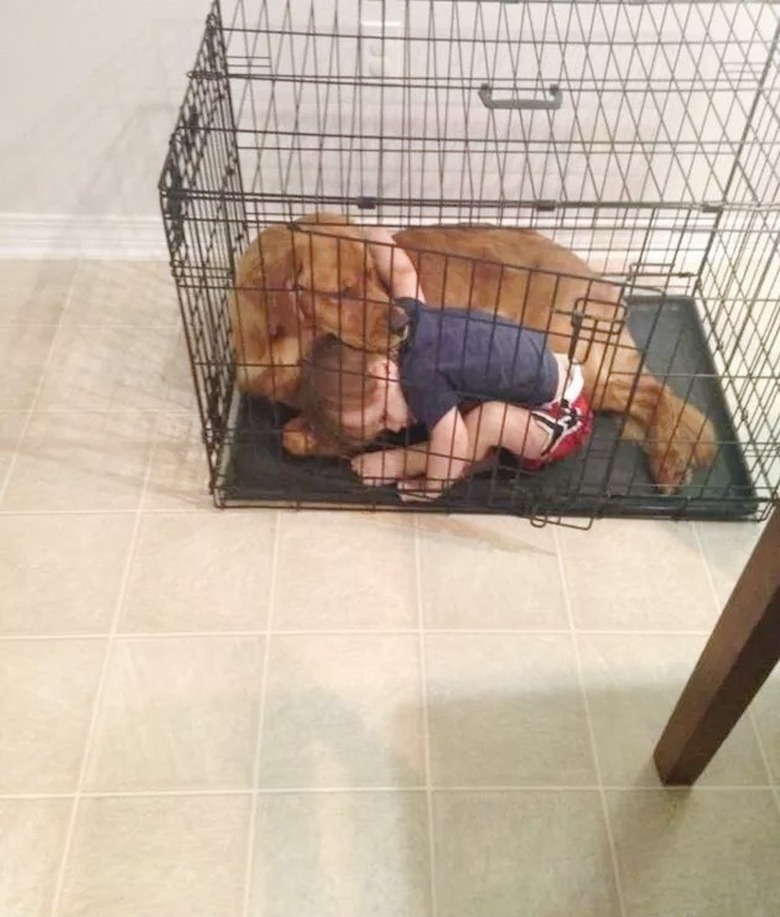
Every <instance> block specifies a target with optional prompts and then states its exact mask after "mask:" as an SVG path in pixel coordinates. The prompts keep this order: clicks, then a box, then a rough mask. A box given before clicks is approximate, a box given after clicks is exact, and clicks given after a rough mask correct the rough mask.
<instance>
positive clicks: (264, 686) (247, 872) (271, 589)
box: [241, 509, 282, 917]
mask: <svg viewBox="0 0 780 917" xmlns="http://www.w3.org/2000/svg"><path fill="white" fill-rule="evenodd" d="M281 540H282V511H281V510H279V509H278V510H277V511H276V524H275V527H274V543H273V557H272V559H271V582H270V583H269V585H268V612H267V614H266V627H265V645H264V646H263V668H262V671H261V673H260V695H259V697H258V704H257V723H256V727H257V732H256V735H255V753H254V757H253V759H252V785H251V787H250V800H251V801H250V810H249V830H248V832H247V850H246V865H245V867H244V897H243V902H242V906H241V913H242V915H243V917H249V907H250V904H251V897H252V874H253V868H252V867H253V865H254V854H255V837H256V835H257V800H258V795H259V793H258V783H259V782H260V763H261V756H262V751H263V731H264V729H265V702H266V695H267V692H268V668H269V660H270V654H271V625H272V619H273V613H274V606H275V604H276V583H277V578H278V568H279V554H280V550H279V548H280V545H281Z"/></svg>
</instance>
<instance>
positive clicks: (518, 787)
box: [0, 783, 775, 801]
mask: <svg viewBox="0 0 780 917" xmlns="http://www.w3.org/2000/svg"><path fill="white" fill-rule="evenodd" d="M601 788H602V785H599V784H595V783H594V784H589V783H583V784H555V783H549V784H545V783H518V784H511V783H510V784H479V783H475V784H466V785H460V784H452V785H449V784H441V785H438V786H437V785H435V784H432V785H431V786H430V789H431V791H433V792H442V793H467V794H473V793H501V794H506V793H597V792H598V791H599V789H601ZM603 789H604V790H609V792H611V793H644V794H651V793H657V794H662V795H668V794H670V793H678V794H686V793H689V792H690V787H687V786H669V787H665V786H650V785H637V784H632V785H621V784H604V785H603ZM773 789H775V787H774V786H773V785H770V784H763V783H759V784H747V785H746V784H725V783H724V784H718V785H711V786H705V785H702V786H697V787H696V792H697V793H698V794H700V795H705V794H707V795H713V796H717V795H719V794H721V793H753V794H755V793H766V792H767V791H772V790H773ZM428 790H429V787H428V786H427V785H424V784H417V785H411V786H397V785H393V786H383V785H377V786H350V785H349V784H344V785H343V786H277V787H264V788H263V789H262V790H260V789H258V790H257V792H256V795H257V796H258V797H259V796H326V795H329V794H339V795H350V794H357V795H370V794H376V793H383V794H386V795H397V796H403V795H404V794H405V793H417V794H420V795H422V794H424V793H427V792H428ZM252 795H253V793H252V788H251V787H249V786H247V787H242V788H238V789H237V788H236V787H221V788H218V789H214V788H205V787H191V788H189V789H171V788H164V789H145V790H87V791H84V792H82V793H81V794H80V799H156V798H159V797H167V798H178V797H182V798H190V797H204V796H205V797H211V796H246V797H251V796H252ZM74 798H75V793H0V800H2V801H13V800H19V799H22V800H27V799H35V800H38V799H43V800H47V799H71V800H72V799H74Z"/></svg>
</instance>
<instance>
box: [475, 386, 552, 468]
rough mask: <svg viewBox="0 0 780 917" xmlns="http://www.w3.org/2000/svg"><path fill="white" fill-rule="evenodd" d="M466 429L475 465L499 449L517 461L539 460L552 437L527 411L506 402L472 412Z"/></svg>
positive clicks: (489, 403) (485, 405)
mask: <svg viewBox="0 0 780 917" xmlns="http://www.w3.org/2000/svg"><path fill="white" fill-rule="evenodd" d="M466 429H467V430H468V434H469V442H470V443H471V452H472V454H471V457H470V459H471V461H472V462H474V463H478V462H481V461H483V460H484V459H485V458H486V457H487V456H488V455H489V454H490V453H491V452H492V451H493V450H495V449H498V448H501V449H506V450H508V451H509V452H511V453H512V455H514V456H515V458H517V459H539V458H541V456H542V453H543V452H544V449H545V447H546V446H547V443H548V442H549V437H550V434H549V432H548V431H547V430H545V429H543V428H542V427H541V426H540V425H539V424H538V423H537V422H536V421H535V420H534V419H533V417H532V416H531V412H530V411H529V410H528V409H527V408H523V407H519V406H518V405H516V404H507V403H506V402H504V401H488V402H486V403H485V404H481V405H480V406H479V407H476V408H474V410H473V411H469V413H468V414H467V415H466Z"/></svg>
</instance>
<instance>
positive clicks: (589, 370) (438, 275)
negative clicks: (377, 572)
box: [233, 214, 714, 490]
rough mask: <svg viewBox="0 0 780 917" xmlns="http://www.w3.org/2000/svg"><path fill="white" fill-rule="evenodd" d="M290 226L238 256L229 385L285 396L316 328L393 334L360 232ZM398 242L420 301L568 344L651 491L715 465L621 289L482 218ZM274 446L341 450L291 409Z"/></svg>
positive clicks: (374, 346) (388, 339) (695, 417)
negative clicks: (634, 443) (653, 364)
mask: <svg viewBox="0 0 780 917" xmlns="http://www.w3.org/2000/svg"><path fill="white" fill-rule="evenodd" d="M298 226H299V227H300V228H299V229H296V230H295V231H293V230H291V229H290V228H289V227H272V228H270V229H268V230H265V231H264V232H263V233H261V235H260V236H259V238H258V239H257V240H256V241H255V242H254V243H253V245H252V246H251V247H250V248H249V249H248V250H247V252H246V253H245V254H244V256H243V257H242V259H241V261H240V262H239V266H238V271H237V284H236V296H235V300H234V302H233V327H234V335H235V353H236V363H237V367H238V370H237V371H238V384H239V387H240V388H241V389H242V390H244V391H247V392H249V393H251V394H255V395H262V396H264V397H267V398H271V399H272V400H276V401H283V402H286V403H288V404H293V405H294V404H295V397H296V392H297V388H298V382H299V379H300V366H299V361H300V359H301V358H302V357H303V356H305V355H306V353H307V352H308V350H309V348H310V345H311V342H312V341H313V340H314V338H315V336H316V337H319V336H320V335H324V334H335V335H336V336H338V337H340V338H341V339H342V340H343V341H344V342H345V343H348V344H350V345H351V346H357V347H363V348H364V349H366V350H374V351H377V352H382V351H387V350H389V349H392V347H393V346H395V345H396V344H397V343H398V338H397V337H395V336H393V335H392V334H390V332H389V330H388V328H389V325H390V322H391V318H392V310H393V308H394V307H393V306H392V305H391V303H390V300H389V296H388V293H387V291H386V290H385V289H384V287H383V286H382V284H381V282H380V280H379V277H378V274H377V272H376V269H375V267H374V265H373V262H372V260H371V258H370V253H369V250H368V248H367V247H366V246H365V244H364V243H363V242H362V241H360V231H359V228H358V227H356V226H353V225H348V224H346V221H345V220H344V218H343V217H341V216H339V215H337V214H336V215H331V214H321V215H318V216H316V217H313V218H309V219H308V220H307V221H306V224H305V225H304V224H298ZM307 229H308V231H307ZM395 241H396V242H397V243H398V244H399V245H400V246H402V247H403V248H404V249H405V250H406V251H407V252H408V254H409V255H410V257H411V258H412V260H413V261H414V262H415V265H416V267H417V270H418V273H419V276H420V285H421V287H422V290H423V292H424V294H425V297H426V299H427V301H428V302H429V303H430V304H443V305H447V306H465V305H470V306H471V308H478V309H482V310H487V311H491V312H493V311H497V312H498V313H500V314H501V315H503V316H506V317H507V318H511V319H515V320H517V321H522V322H523V323H525V324H527V325H529V326H530V327H532V328H537V329H540V330H547V331H548V334H549V343H550V347H551V348H552V349H553V350H554V351H558V352H563V353H568V352H569V350H570V348H571V347H572V346H573V349H574V356H575V357H576V358H577V359H578V360H580V361H581V362H582V364H583V369H584V373H585V385H586V391H587V394H588V397H589V399H590V401H591V404H592V405H593V407H594V409H595V410H597V411H608V412H610V413H614V414H618V415H622V416H623V417H624V418H625V423H624V427H623V435H624V436H627V437H629V438H632V439H635V440H638V441H639V442H641V444H642V446H643V448H644V449H645V451H646V453H647V456H648V460H649V463H650V470H651V474H652V476H653V478H654V480H655V481H656V482H657V483H658V485H659V486H660V487H661V488H663V489H666V490H671V489H674V488H676V487H677V486H679V485H680V484H681V483H682V482H683V481H684V480H686V479H687V477H688V475H689V474H690V472H691V470H692V469H693V468H694V467H695V466H697V465H705V464H708V463H709V462H711V461H712V457H713V454H714V445H713V440H714V435H713V430H712V426H711V424H710V423H709V421H708V420H707V419H706V418H705V417H704V415H703V414H702V413H701V412H700V411H698V409H696V408H695V407H694V406H692V405H690V404H686V403H685V402H683V401H682V399H680V398H679V397H678V396H677V395H676V394H675V393H674V392H673V391H672V390H671V389H670V388H669V387H668V386H667V385H664V384H662V383H661V382H660V381H659V380H658V379H656V378H655V377H653V376H652V375H650V374H648V373H646V372H643V371H642V367H641V357H640V354H639V351H638V350H637V347H636V345H635V343H634V341H633V339H632V337H631V334H630V332H629V331H628V328H627V326H626V325H625V323H624V321H623V317H624V309H623V306H622V305H621V303H620V292H621V291H620V287H619V286H617V285H614V284H611V283H607V282H604V281H601V280H599V278H598V276H597V275H596V274H594V272H593V271H591V269H590V268H589V267H588V266H587V264H585V262H583V261H582V260H581V259H580V258H579V257H577V256H576V255H575V254H573V253H572V252H570V251H568V250H566V249H564V248H563V247H561V246H559V245H557V244H556V243H554V242H552V241H551V240H549V239H547V238H545V237H544V236H541V235H539V234H538V233H536V232H533V231H531V230H523V229H505V228H498V227H486V226H469V227H456V226H439V227H436V226H433V227H415V228H411V229H406V230H403V231H401V232H399V233H397V234H396V235H395ZM518 265H522V267H519V266H518ZM290 285H293V286H298V287H300V288H301V290H300V291H299V292H295V291H294V290H290V289H286V287H287V286H290ZM339 291H345V292H346V294H347V297H346V298H345V297H343V296H341V297H340V296H339V295H338V293H339ZM350 297H354V299H351V298H350ZM364 301H365V304H364ZM573 317H574V322H573V321H572V318H573ZM578 321H579V323H580V324H579V331H577V330H576V323H577V322H578ZM284 442H285V447H286V448H288V449H289V450H290V451H292V452H295V453H297V454H315V453H325V454H332V453H333V452H334V451H337V448H336V446H335V444H333V443H329V442H325V441H322V440H321V439H320V440H317V439H315V437H314V436H313V434H312V433H311V431H310V430H309V429H308V428H307V427H306V425H305V422H304V421H302V420H301V418H296V419H295V420H293V421H291V423H290V424H289V425H288V427H287V428H286V430H285V436H284Z"/></svg>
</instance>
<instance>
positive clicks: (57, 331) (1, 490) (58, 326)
mask: <svg viewBox="0 0 780 917" xmlns="http://www.w3.org/2000/svg"><path fill="white" fill-rule="evenodd" d="M80 272H81V261H80V260H77V261H76V268H75V270H74V271H73V277H71V280H70V283H69V284H68V289H67V292H66V293H65V302H64V303H63V306H62V311H61V312H60V315H59V318H58V319H57V321H56V323H54V324H53V327H54V334H53V335H52V338H51V343H50V344H49V350H48V352H47V354H46V359H45V360H44V361H43V365H42V366H41V372H40V376H39V377H38V384H37V385H36V386H35V392H34V393H33V397H32V399H31V401H30V406H29V408H27V412H26V415H25V418H24V422H23V423H22V429H21V430H20V431H19V436H18V437H17V439H16V445H15V446H14V451H13V452H12V454H11V460H10V461H9V462H8V468H6V471H5V475H4V477H3V481H2V486H0V506H2V505H3V501H4V500H5V495H6V491H7V490H8V484H9V482H10V480H11V476H12V475H13V472H14V469H15V468H16V461H17V459H18V457H19V449H20V448H21V445H22V443H23V442H24V438H25V436H26V435H27V430H28V429H29V427H30V423H31V422H32V417H33V414H34V413H35V408H36V405H37V404H38V401H39V399H40V397H41V392H42V391H43V385H44V381H45V379H46V373H47V372H48V370H49V366H50V364H51V361H52V359H53V358H54V351H55V348H56V346H57V342H58V340H59V338H60V336H61V334H62V330H63V328H64V327H65V326H64V322H63V318H64V316H65V313H66V311H67V309H68V306H69V305H70V303H71V300H72V298H73V294H74V291H75V289H76V280H77V279H78V276H79V273H80ZM22 410H24V409H22Z"/></svg>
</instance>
